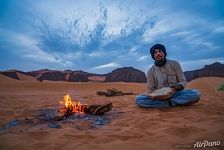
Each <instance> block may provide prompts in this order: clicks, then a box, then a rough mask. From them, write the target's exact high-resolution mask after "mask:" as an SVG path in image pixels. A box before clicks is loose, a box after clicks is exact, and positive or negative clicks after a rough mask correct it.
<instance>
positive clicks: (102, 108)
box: [56, 103, 113, 121]
mask: <svg viewBox="0 0 224 150" xmlns="http://www.w3.org/2000/svg"><path fill="white" fill-rule="evenodd" d="M112 107H113V105H112V103H108V104H105V105H89V106H88V105H83V106H82V107H81V109H82V112H84V113H85V114H89V115H103V114H105V113H106V112H108V111H110V110H111V109H112ZM74 113H75V112H73V108H72V107H69V108H65V107H64V108H61V109H60V110H59V111H58V115H57V116H56V120H57V121H60V120H63V119H64V118H67V117H69V116H71V115H72V114H74Z"/></svg>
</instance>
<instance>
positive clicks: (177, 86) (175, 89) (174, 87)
mask: <svg viewBox="0 0 224 150" xmlns="http://www.w3.org/2000/svg"><path fill="white" fill-rule="evenodd" d="M170 87H171V88H172V89H173V90H174V91H176V92H178V91H181V90H183V89H184V87H183V86H182V85H181V84H175V85H171V86H170Z"/></svg>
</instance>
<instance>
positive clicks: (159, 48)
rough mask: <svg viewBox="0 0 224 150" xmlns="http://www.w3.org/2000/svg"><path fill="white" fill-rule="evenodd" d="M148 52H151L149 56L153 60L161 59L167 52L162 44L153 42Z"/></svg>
mask: <svg viewBox="0 0 224 150" xmlns="http://www.w3.org/2000/svg"><path fill="white" fill-rule="evenodd" d="M150 53H151V57H152V58H153V59H154V60H155V61H161V60H163V59H164V58H165V57H166V55H167V53H166V48H165V46H164V45H162V44H155V45H153V46H152V47H151V49H150Z"/></svg>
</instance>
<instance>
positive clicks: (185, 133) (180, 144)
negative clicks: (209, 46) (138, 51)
mask: <svg viewBox="0 0 224 150" xmlns="http://www.w3.org/2000/svg"><path fill="white" fill-rule="evenodd" d="M221 83H224V78H218V77H205V78H199V79H196V80H193V81H191V82H189V83H188V86H187V88H190V89H191V88H196V89H199V90H200V92H201V94H202V97H201V100H200V101H199V102H198V103H196V104H193V105H191V106H186V107H175V108H164V109H143V108H139V107H138V106H136V104H135V102H134V99H135V95H125V96H116V97H105V96H98V95H96V92H97V91H98V90H101V91H105V90H106V89H108V88H117V89H119V90H122V91H123V92H134V93H135V94H138V93H145V92H146V90H147V86H146V84H140V83H122V82H121V83H97V82H88V83H74V82H73V83H72V82H70V83H68V82H36V81H32V80H28V81H17V80H14V79H11V78H7V77H5V76H0V102H1V103H0V116H1V117H0V126H1V127H3V126H5V125H6V124H7V123H8V122H10V121H12V120H15V119H24V118H29V117H32V115H33V113H34V112H35V111H36V110H40V109H46V108H55V107H56V106H58V105H59V101H60V100H61V99H62V98H63V96H64V95H65V94H67V93H69V94H70V95H71V96H72V97H73V98H74V99H76V100H79V101H81V103H85V104H103V103H108V102H112V103H113V110H111V111H110V112H109V113H108V114H110V113H114V114H116V115H115V116H114V117H113V118H112V119H111V120H110V122H109V123H106V124H105V125H103V126H100V127H97V128H92V127H91V125H90V124H89V122H88V121H86V120H79V121H76V122H75V123H73V124H65V125H63V126H62V127H61V128H50V127H48V126H47V124H38V125H32V126H28V127H27V126H24V128H23V127H19V131H18V130H17V129H18V128H17V127H16V126H15V127H11V128H7V129H2V130H1V132H0V149H2V150H3V149H4V150H12V149H17V150H19V149H21V150H31V149H38V150H39V149H42V150H45V149H46V150H49V149H55V150H62V149H63V150H64V149H65V150H70V149H73V150H119V149H122V150H124V149H128V150H151V149H152V150H153V149H158V150H162V149H166V150H169V149H194V147H193V146H194V144H195V143H196V142H197V141H200V142H203V141H204V140H207V141H220V142H221V144H220V146H216V147H210V149H224V145H223V141H224V126H223V125H224V112H223V110H224V92H223V91H217V86H218V85H220V84H221Z"/></svg>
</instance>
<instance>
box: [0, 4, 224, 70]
mask: <svg viewBox="0 0 224 150" xmlns="http://www.w3.org/2000/svg"><path fill="white" fill-rule="evenodd" d="M222 3H223V2H219V1H210V2H205V1H203V0H199V1H193V0H191V1H190V2H189V1H187V0H183V1H178V0H176V1H171V0H167V1H161V0H158V1H154V0H149V1H146V0H140V1H120V0H118V1H102V0H97V1H94V2H92V1H91V0H87V1H72V0H65V1H53V0H50V1H44V0H40V1H35V2H34V1H28V0H23V1H22V2H16V1H8V2H7V3H6V2H5V3H2V2H0V7H2V8H3V9H1V10H0V19H1V22H0V35H1V39H0V50H1V51H2V53H1V59H2V61H1V62H3V60H4V62H7V63H8V64H11V65H8V66H13V65H14V66H15V67H14V68H16V66H17V63H16V62H15V63H12V62H11V60H16V58H18V57H19V58H20V59H19V61H20V63H21V66H23V67H24V69H26V68H27V64H29V65H30V64H32V65H36V64H42V66H46V67H49V68H50V67H52V66H53V67H55V68H62V69H64V68H67V69H83V70H86V71H91V70H93V69H95V70H94V71H97V72H107V71H111V69H113V68H115V67H118V66H119V67H122V66H132V67H135V68H141V69H145V68H148V66H149V65H151V64H153V60H152V59H151V58H149V60H148V61H147V59H148V57H149V48H150V47H151V46H152V45H153V44H155V43H162V44H164V45H165V46H166V48H167V52H168V55H167V56H168V58H169V59H176V60H179V61H181V62H185V61H189V62H191V61H198V60H206V59H213V58H214V59H215V58H218V57H219V56H222V55H223V48H224V44H223V41H222V39H223V38H224V34H223V33H224V32H223V31H224V27H223V21H222V20H224V18H223V12H222V11H221V10H222V9H221V7H220V6H221V4H222ZM1 4H2V5H1ZM89 6H91V7H89ZM199 8H200V9H199ZM6 57H7V58H9V57H11V58H10V59H6ZM17 61H18V60H17ZM33 61H35V64H34V62H33ZM27 62H30V63H27ZM7 63H5V64H7ZM203 63H206V62H205V61H202V63H198V64H196V63H195V64H194V65H195V66H196V67H201V65H202V64H203ZM22 64H23V65H22ZM102 64H104V65H102ZM187 65H189V66H191V67H194V66H192V65H191V64H190V63H186V66H187ZM4 68H7V66H5V67H4ZM0 69H1V68H0ZM8 69H10V68H8ZM50 69H51V68H50ZM143 71H145V70H143Z"/></svg>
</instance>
